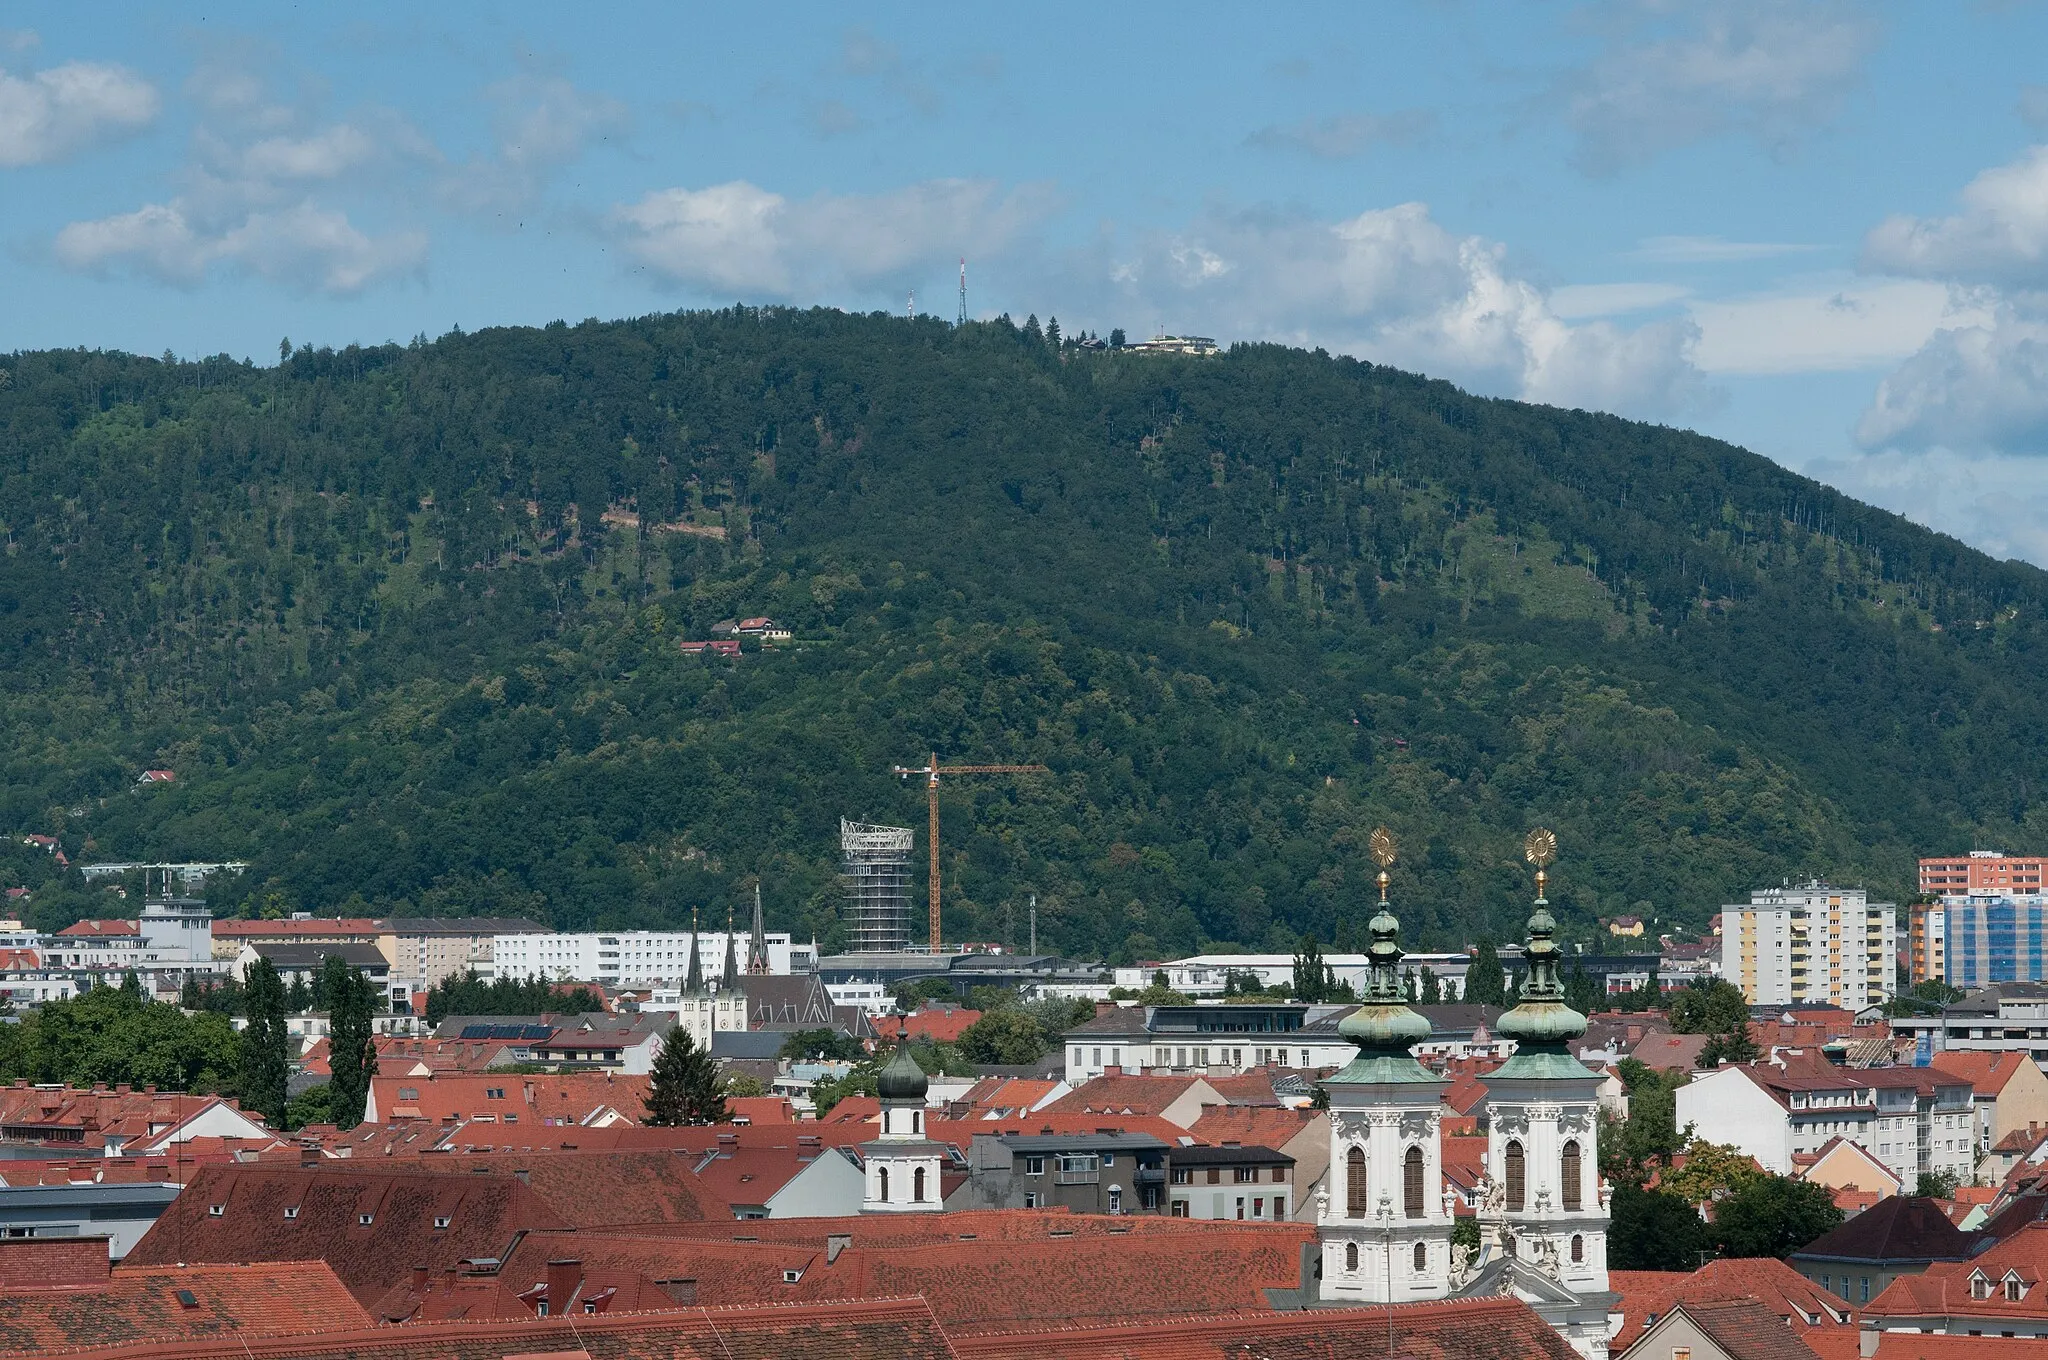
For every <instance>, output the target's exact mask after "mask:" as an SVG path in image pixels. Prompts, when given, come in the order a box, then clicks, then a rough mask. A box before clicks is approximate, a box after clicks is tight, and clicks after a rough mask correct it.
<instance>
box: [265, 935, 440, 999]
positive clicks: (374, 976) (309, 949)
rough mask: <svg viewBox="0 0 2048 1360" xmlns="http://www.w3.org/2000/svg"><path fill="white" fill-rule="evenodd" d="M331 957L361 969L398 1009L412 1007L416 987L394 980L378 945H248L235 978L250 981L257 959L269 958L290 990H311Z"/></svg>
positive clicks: (266, 942) (381, 993)
mask: <svg viewBox="0 0 2048 1360" xmlns="http://www.w3.org/2000/svg"><path fill="white" fill-rule="evenodd" d="M331 956H332V957H339V958H340V959H341V961H342V962H344V963H346V964H347V965H348V966H349V967H351V968H354V969H357V970H359V971H360V972H361V973H362V974H363V976H364V977H366V978H368V979H369V981H370V985H371V986H373V987H375V988H376V989H377V991H378V993H379V994H380V995H381V996H383V997H384V999H385V1001H386V1003H387V1004H389V1005H390V1006H391V1007H392V1008H393V1009H394V1010H409V1009H410V1008H411V1006H412V990H413V989H412V987H411V986H410V984H408V983H407V982H406V981H405V980H403V979H394V978H393V977H392V975H391V961H390V960H389V959H386V958H385V957H384V955H383V954H382V953H380V952H379V951H378V949H377V947H376V946H375V945H368V944H271V943H270V942H268V941H264V942H263V943H260V944H245V945H243V946H242V949H241V952H240V953H239V954H237V955H236V956H235V963H234V969H235V975H236V976H237V977H239V978H240V979H241V980H242V981H244V982H247V981H248V979H249V969H250V968H252V967H254V966H255V963H256V960H258V959H267V960H268V961H269V962H270V966H271V967H273V968H275V969H276V970H277V973H278V976H279V977H281V978H283V979H284V983H285V985H286V986H287V987H289V986H291V985H292V984H293V983H297V982H303V983H305V984H306V985H307V986H309V987H310V986H312V985H313V979H315V978H316V977H318V976H319V975H320V971H321V970H322V969H323V968H325V967H326V966H327V960H328V958H329V957H331Z"/></svg>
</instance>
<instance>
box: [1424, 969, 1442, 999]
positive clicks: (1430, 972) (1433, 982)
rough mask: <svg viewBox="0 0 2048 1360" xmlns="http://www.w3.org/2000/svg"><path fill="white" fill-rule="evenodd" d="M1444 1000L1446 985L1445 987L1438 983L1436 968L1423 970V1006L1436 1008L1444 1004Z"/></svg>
mask: <svg viewBox="0 0 2048 1360" xmlns="http://www.w3.org/2000/svg"><path fill="white" fill-rule="evenodd" d="M1443 999H1444V985H1443V983H1441V982H1439V981H1437V977H1436V970H1435V969H1434V968H1425V969H1423V970H1422V1004H1423V1005H1425V1006H1435V1005H1440V1004H1442V1002H1443Z"/></svg>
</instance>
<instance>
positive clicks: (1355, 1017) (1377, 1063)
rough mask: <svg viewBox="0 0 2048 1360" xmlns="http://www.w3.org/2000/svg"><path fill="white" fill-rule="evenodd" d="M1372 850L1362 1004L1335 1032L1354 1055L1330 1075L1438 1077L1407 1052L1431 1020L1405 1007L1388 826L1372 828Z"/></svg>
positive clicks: (1346, 1078) (1342, 1078)
mask: <svg viewBox="0 0 2048 1360" xmlns="http://www.w3.org/2000/svg"><path fill="white" fill-rule="evenodd" d="M1372 853H1373V858H1375V859H1377V860H1378V861H1379V864H1380V905H1379V910H1378V911H1376V912H1374V913H1373V917H1372V920H1371V921H1369V922H1367V923H1366V929H1367V930H1368V931H1370V932H1371V934H1372V943H1371V944H1370V945H1368V946H1367V948H1366V959H1367V969H1368V971H1367V975H1366V983H1365V996H1364V1004H1362V1005H1360V1006H1359V1008H1358V1009H1357V1010H1355V1011H1353V1012H1351V1014H1349V1015H1347V1016H1345V1017H1344V1019H1343V1020H1342V1021H1341V1022H1340V1023H1339V1024H1338V1026H1337V1033H1339V1034H1341V1035H1343V1036H1344V1038H1345V1039H1347V1040H1349V1041H1350V1043H1351V1044H1352V1045H1353V1046H1354V1047H1355V1048H1357V1049H1358V1056H1357V1057H1356V1058H1353V1059H1352V1060H1351V1062H1350V1064H1349V1065H1348V1066H1346V1067H1345V1068H1344V1070H1343V1071H1341V1072H1338V1073H1337V1074H1336V1075H1334V1076H1332V1077H1330V1078H1329V1080H1330V1081H1331V1082H1389V1081H1441V1080H1442V1078H1440V1077H1438V1076H1437V1075H1436V1074H1435V1073H1433V1072H1431V1071H1430V1070H1429V1069H1428V1068H1426V1067H1424V1066H1423V1065H1422V1064H1421V1063H1419V1062H1417V1061H1416V1060H1415V1057H1414V1054H1413V1053H1411V1052H1410V1050H1411V1049H1413V1048H1414V1046H1415V1045H1416V1044H1418V1043H1421V1042H1422V1041H1423V1040H1424V1039H1427V1038H1428V1037H1429V1035H1430V1025H1429V1021H1427V1020H1425V1019H1423V1018H1422V1017H1421V1016H1419V1015H1417V1014H1416V1013H1415V1012H1414V1011H1412V1010H1410V1009H1409V1008H1408V993H1407V989H1406V988H1404V987H1403V986H1402V985H1401V972H1400V964H1401V923H1400V922H1399V921H1397V920H1396V919H1394V909H1393V907H1392V906H1391V905H1389V904H1388V902H1387V884H1388V877H1387V867H1388V866H1389V865H1391V864H1392V863H1393V862H1394V839H1393V837H1392V836H1390V835H1389V834H1387V831H1386V828H1384V827H1382V828H1380V829H1379V830H1377V831H1375V832H1373V834H1372Z"/></svg>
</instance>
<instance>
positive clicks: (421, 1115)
mask: <svg viewBox="0 0 2048 1360" xmlns="http://www.w3.org/2000/svg"><path fill="white" fill-rule="evenodd" d="M647 1090H648V1079H647V1078H646V1077H628V1076H622V1075H618V1074H615V1073H611V1072H570V1073H564V1074H561V1075H557V1076H514V1075H506V1074H495V1073H489V1072H437V1073H435V1074H434V1075H432V1076H430V1077H386V1076H378V1077H374V1078H372V1079H371V1091H372V1094H373V1096H374V1098H375V1100H376V1111H377V1117H378V1118H379V1119H380V1120H382V1121H383V1122H385V1123H394V1122H397V1121H399V1120H406V1119H423V1120H426V1121H427V1122H429V1123H437V1124H452V1123H456V1122H459V1121H462V1120H476V1119H478V1118H479V1117H486V1116H487V1117H488V1118H489V1119H490V1120H491V1121H492V1122H495V1123H506V1122H508V1121H507V1119H506V1116H508V1115H509V1116H511V1117H512V1118H511V1120H510V1121H509V1122H510V1123H511V1124H513V1125H514V1126H516V1125H518V1124H539V1125H542V1126H547V1125H550V1124H581V1123H582V1122H583V1121H584V1120H586V1119H588V1118H590V1117H591V1116H592V1115H594V1114H596V1113H597V1112H599V1111H601V1110H604V1109H606V1108H610V1109H613V1110H616V1111H618V1112H619V1113H620V1114H622V1115H624V1116H625V1117H626V1118H628V1119H630V1120H633V1121H634V1122H635V1123H638V1122H639V1120H640V1117H641V1116H642V1115H643V1114H645V1113H646V1110H647ZM493 1091H503V1092H504V1095H503V1096H499V1097H494V1096H492V1095H491V1094H490V1093H491V1092H493ZM408 1092H410V1093H411V1094H409V1095H408V1094H407V1093H408Z"/></svg>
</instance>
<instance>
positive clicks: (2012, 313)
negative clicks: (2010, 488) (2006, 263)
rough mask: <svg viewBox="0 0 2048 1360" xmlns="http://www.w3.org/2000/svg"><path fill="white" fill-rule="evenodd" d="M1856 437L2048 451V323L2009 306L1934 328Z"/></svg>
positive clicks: (1886, 386) (1905, 444)
mask: <svg viewBox="0 0 2048 1360" xmlns="http://www.w3.org/2000/svg"><path fill="white" fill-rule="evenodd" d="M1856 437H1857V439H1858V440H1859V441H1860V442H1861V443H1862V444H1863V445H1864V446H1865V447H1866V448H1883V449H1930V448H1944V449H1951V450H1962V451H1965V452H1981V451H1987V450H1997V451H2003V452H2007V453H2024V454H2036V455H2038V454H2043V453H2048V321H2043V320H2041V319H2040V318H2039V317H2035V316H2028V315H2023V314H2021V313H2020V312H2018V311H2017V310H2015V309H2013V308H2011V307H2005V308H2001V309H2000V310H1999V312H1998V314H1997V315H1996V316H1995V317H1994V318H1992V319H1991V321H1990V322H1989V323H1987V324H1985V325H1979V326H1965V327H1959V328H1957V329H1955V330H1944V331H1940V332H1938V333H1936V335H1935V336H1934V337H1933V339H1931V340H1929V341H1928V342H1927V344H1926V345H1925V346H1923V347H1922V348H1921V350H1920V351H1919V353H1917V354H1915V355H1913V357H1912V358H1910V359H1908V360H1907V361H1906V362H1905V363H1903V364H1901V365H1900V366H1899V368H1898V369H1897V370H1896V371H1895V372H1893V373H1892V374H1891V376H1889V377H1887V378H1886V379H1885V380H1884V381H1883V382H1882V383H1880V384H1878V389H1877V396H1876V397H1875V398H1874V399H1873V400H1872V401H1871V404H1870V408H1869V409H1868V410H1867V411H1865V412H1864V413H1863V418H1862V420H1860V421H1859V422H1858V423H1857V426H1856Z"/></svg>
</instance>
